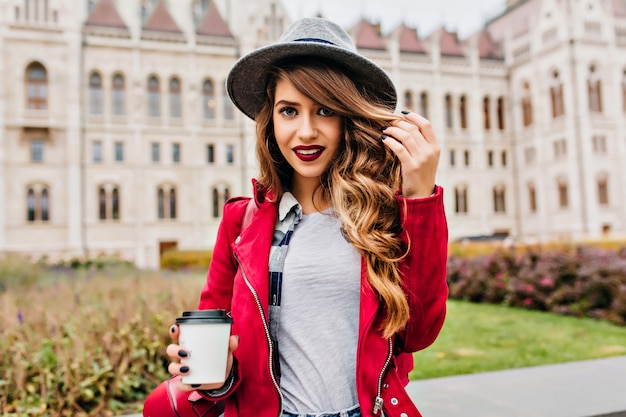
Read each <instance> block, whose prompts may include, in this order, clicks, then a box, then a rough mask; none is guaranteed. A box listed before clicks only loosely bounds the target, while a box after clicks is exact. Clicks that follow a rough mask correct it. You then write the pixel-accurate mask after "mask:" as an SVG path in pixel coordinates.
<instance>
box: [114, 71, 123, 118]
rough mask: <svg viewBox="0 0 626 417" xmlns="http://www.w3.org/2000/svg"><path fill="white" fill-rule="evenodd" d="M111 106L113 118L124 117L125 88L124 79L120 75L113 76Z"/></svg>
mask: <svg viewBox="0 0 626 417" xmlns="http://www.w3.org/2000/svg"><path fill="white" fill-rule="evenodd" d="M111 105H112V109H111V110H112V113H113V115H114V116H124V115H125V114H126V87H125V86H124V77H122V76H121V75H120V74H116V75H114V76H113V92H112V100H111Z"/></svg>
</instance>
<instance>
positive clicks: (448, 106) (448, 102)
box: [445, 94, 452, 129]
mask: <svg viewBox="0 0 626 417" xmlns="http://www.w3.org/2000/svg"><path fill="white" fill-rule="evenodd" d="M445 106H446V108H445V110H446V111H445V117H446V127H447V128H448V129H452V96H451V95H450V94H446V98H445Z"/></svg>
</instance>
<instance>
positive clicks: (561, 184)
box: [557, 178, 569, 209]
mask: <svg viewBox="0 0 626 417" xmlns="http://www.w3.org/2000/svg"><path fill="white" fill-rule="evenodd" d="M557 188H558V196H559V208H561V209H565V208H567V207H568V206H569V193H568V186H567V182H566V181H565V180H564V179H562V178H561V179H559V180H557Z"/></svg>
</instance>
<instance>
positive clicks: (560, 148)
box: [552, 139, 567, 159]
mask: <svg viewBox="0 0 626 417" xmlns="http://www.w3.org/2000/svg"><path fill="white" fill-rule="evenodd" d="M552 146H553V147H554V159H562V158H565V156H566V155H567V142H565V139H559V140H555V141H554V143H553V144H552Z"/></svg>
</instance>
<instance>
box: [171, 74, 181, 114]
mask: <svg viewBox="0 0 626 417" xmlns="http://www.w3.org/2000/svg"><path fill="white" fill-rule="evenodd" d="M181 116H182V100H181V93H180V81H179V80H178V78H176V77H173V78H172V79H171V80H170V117H172V118H180V117H181Z"/></svg>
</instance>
